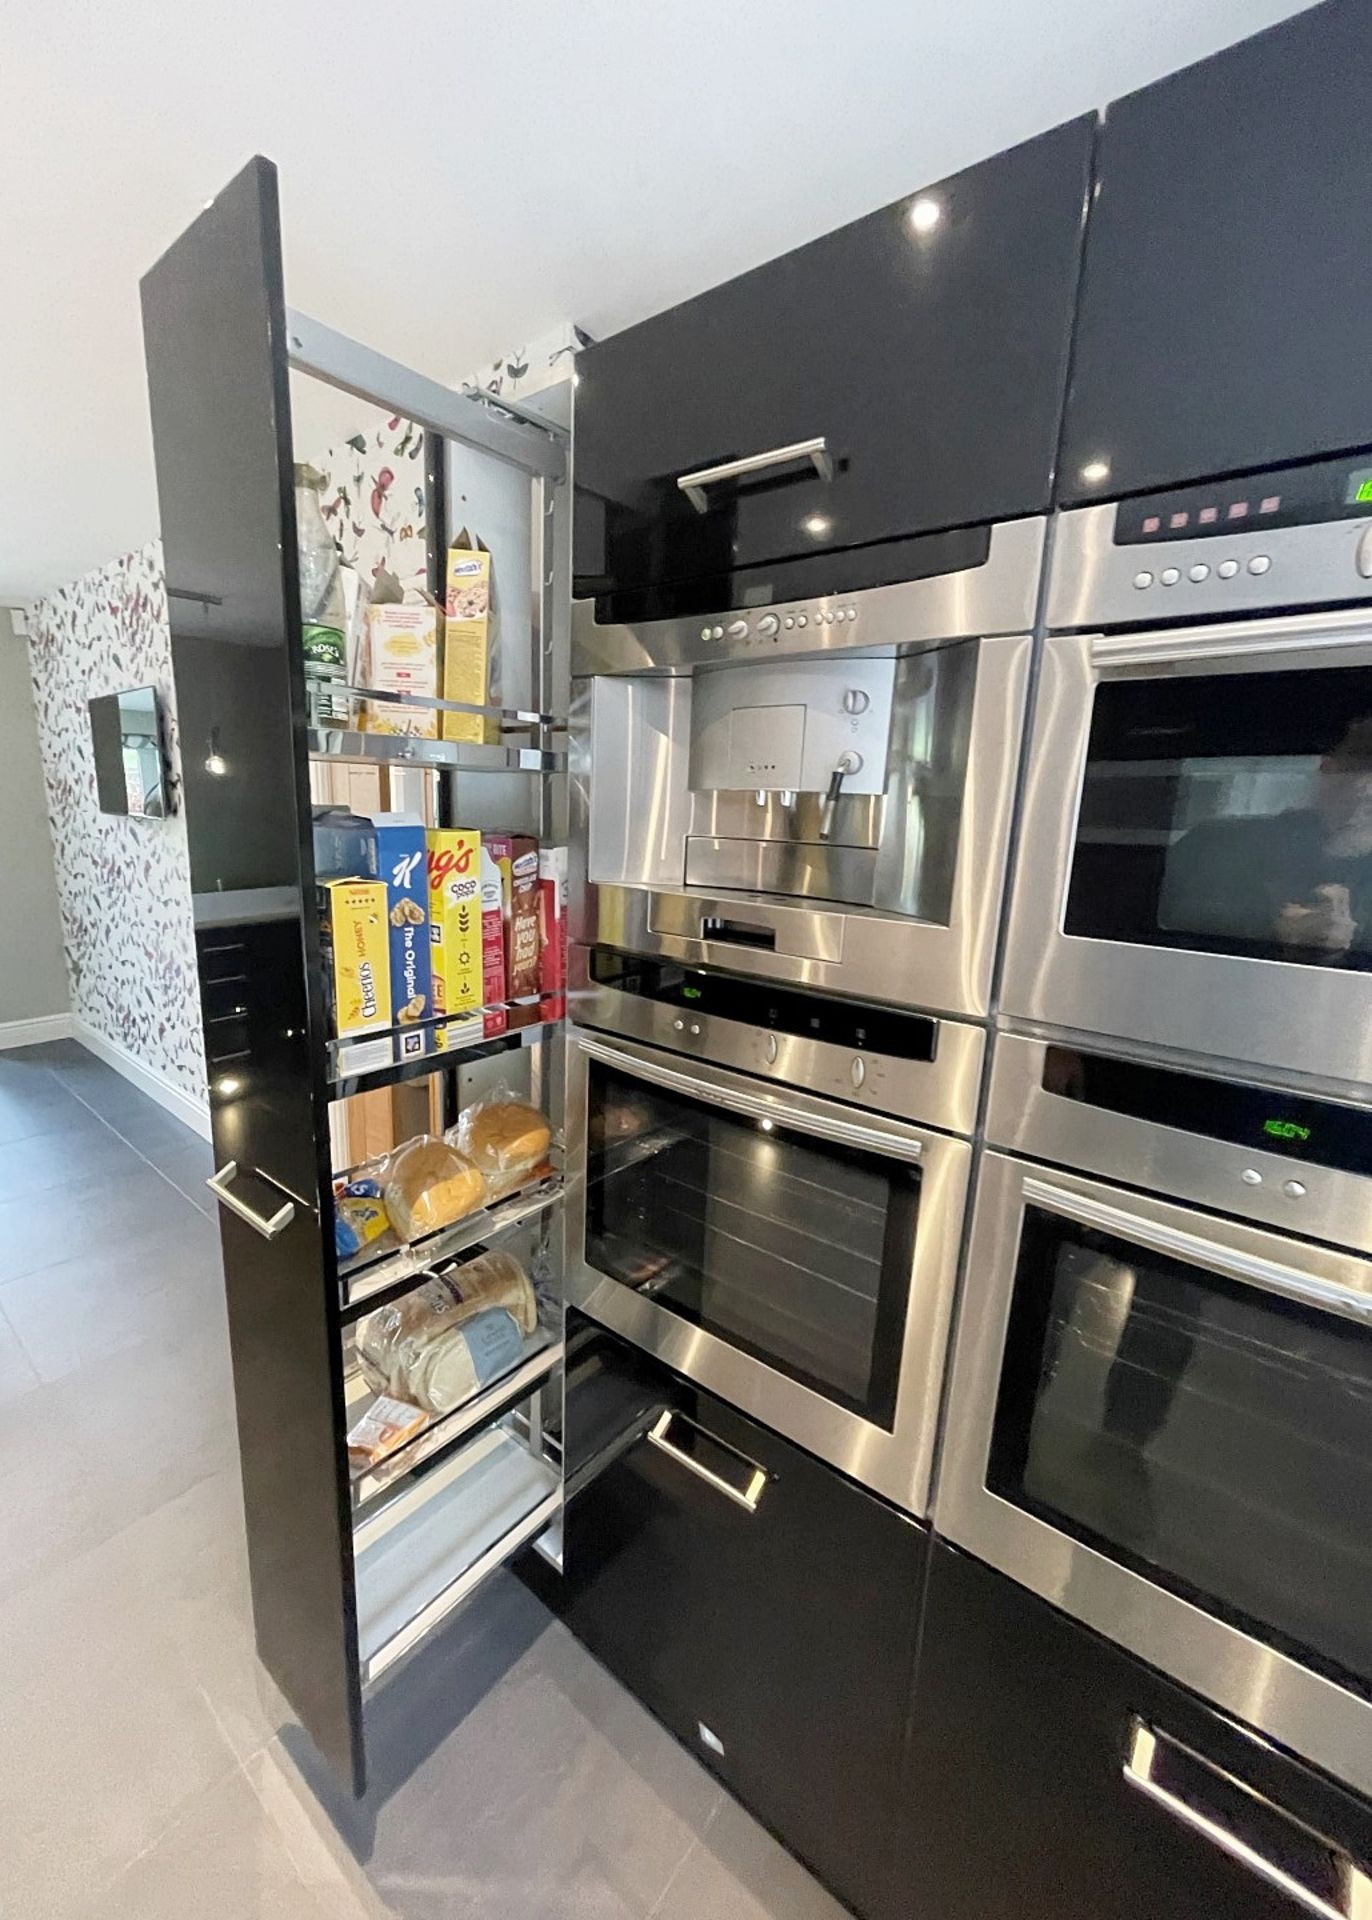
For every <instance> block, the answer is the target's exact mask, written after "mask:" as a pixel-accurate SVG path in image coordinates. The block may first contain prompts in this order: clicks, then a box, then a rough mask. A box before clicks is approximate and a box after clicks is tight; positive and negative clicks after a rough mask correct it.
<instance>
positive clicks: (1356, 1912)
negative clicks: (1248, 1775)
mask: <svg viewBox="0 0 1372 1920" xmlns="http://www.w3.org/2000/svg"><path fill="white" fill-rule="evenodd" d="M1168 1754H1171V1755H1174V1756H1180V1757H1181V1759H1182V1760H1183V1761H1184V1762H1185V1763H1186V1765H1187V1766H1189V1767H1190V1768H1191V1769H1192V1770H1193V1772H1194V1773H1195V1775H1196V1782H1195V1784H1196V1786H1197V1788H1198V1789H1200V1790H1201V1792H1202V1793H1203V1790H1204V1787H1205V1784H1206V1783H1207V1781H1209V1780H1217V1781H1219V1782H1220V1783H1221V1784H1222V1785H1224V1786H1228V1787H1230V1788H1236V1789H1237V1790H1238V1792H1239V1793H1241V1794H1243V1795H1245V1796H1246V1797H1247V1799H1248V1800H1249V1801H1251V1802H1252V1803H1253V1804H1254V1805H1256V1806H1261V1807H1265V1808H1267V1809H1268V1811H1269V1812H1271V1813H1272V1814H1275V1815H1276V1816H1277V1817H1279V1818H1280V1819H1282V1820H1284V1821H1285V1822H1286V1823H1287V1825H1288V1826H1289V1827H1290V1829H1291V1832H1292V1834H1293V1837H1298V1838H1300V1839H1301V1840H1303V1841H1305V1842H1306V1843H1307V1844H1308V1846H1309V1847H1310V1848H1311V1849H1312V1850H1313V1851H1314V1852H1315V1853H1317V1854H1320V1855H1323V1856H1325V1857H1326V1858H1327V1859H1328V1860H1330V1861H1331V1862H1332V1863H1333V1865H1334V1867H1335V1868H1336V1870H1337V1872H1338V1876H1339V1879H1340V1880H1341V1881H1342V1895H1343V1897H1342V1898H1341V1900H1340V1902H1339V1904H1338V1905H1337V1906H1335V1905H1333V1904H1332V1903H1331V1902H1330V1901H1328V1900H1326V1899H1325V1898H1324V1897H1323V1895H1322V1894H1320V1893H1317V1892H1316V1891H1315V1890H1314V1889H1313V1888H1312V1887H1309V1886H1307V1885H1306V1883H1305V1882H1304V1881H1303V1880H1298V1879H1297V1878H1296V1876H1295V1875H1294V1874H1293V1873H1289V1872H1288V1871H1287V1869H1286V1867H1285V1866H1279V1865H1278V1864H1277V1862H1276V1861H1274V1860H1269V1859H1268V1858H1267V1856H1266V1855H1265V1854H1264V1853H1262V1852H1261V1851H1260V1850H1259V1848H1258V1847H1257V1846H1256V1845H1254V1844H1253V1842H1251V1841H1249V1840H1247V1839H1245V1838H1244V1836H1243V1835H1242V1834H1241V1833H1238V1832H1236V1831H1235V1829H1234V1827H1233V1825H1231V1824H1229V1823H1228V1822H1226V1821H1224V1820H1221V1819H1220V1818H1219V1817H1218V1816H1216V1815H1215V1814H1212V1813H1210V1812H1209V1811H1208V1810H1207V1809H1206V1808H1205V1807H1204V1806H1203V1805H1196V1804H1195V1803H1194V1802H1193V1801H1192V1800H1189V1799H1184V1798H1183V1797H1182V1795H1181V1793H1180V1792H1177V1791H1175V1790H1174V1789H1173V1788H1171V1787H1169V1786H1167V1785H1165V1784H1164V1783H1163V1781H1161V1780H1160V1779H1159V1778H1158V1759H1159V1756H1160V1755H1163V1756H1166V1755H1168ZM1124 1778H1125V1780H1126V1782H1127V1783H1128V1784H1129V1785H1130V1786H1131V1787H1133V1788H1134V1790H1135V1791H1136V1792H1138V1793H1142V1794H1144V1795H1146V1797H1147V1798H1148V1799H1150V1800H1152V1801H1153V1802H1154V1803H1155V1804H1156V1805H1157V1806H1159V1807H1161V1808H1162V1809H1163V1810H1164V1812H1166V1813H1168V1814H1170V1815H1171V1816H1172V1818H1173V1819H1174V1820H1176V1821H1177V1822H1178V1823H1179V1824H1180V1825H1182V1826H1185V1827H1190V1828H1191V1830H1192V1832H1193V1833H1198V1834H1199V1835H1200V1836H1201V1837H1202V1839H1205V1840H1208V1841H1209V1842H1210V1844H1211V1845H1212V1846H1214V1847H1218V1848H1219V1850H1220V1852H1221V1853H1225V1854H1228V1856H1229V1858H1230V1859H1231V1860H1236V1861H1237V1862H1238V1864H1239V1865H1240V1866H1241V1867H1246V1868H1247V1869H1248V1871H1249V1872H1250V1873H1253V1874H1255V1875H1256V1876H1257V1877H1258V1879H1260V1880H1265V1881H1266V1883H1267V1885H1268V1886H1269V1887H1275V1888H1276V1889H1277V1891H1278V1892H1279V1893H1284V1894H1285V1895H1286V1897H1287V1898H1288V1899H1289V1900H1294V1901H1295V1902H1296V1903H1297V1905H1299V1906H1302V1907H1304V1908H1305V1910H1306V1912H1307V1913H1313V1914H1316V1915H1318V1916H1319V1920H1361V1916H1363V1915H1364V1914H1366V1913H1367V1912H1368V1911H1369V1902H1370V1901H1372V1879H1369V1878H1368V1876H1367V1874H1365V1873H1364V1872H1363V1870H1362V1868H1361V1867H1360V1866H1359V1865H1358V1864H1357V1862H1356V1861H1355V1860H1354V1859H1353V1858H1352V1856H1351V1855H1350V1854H1347V1853H1345V1852H1344V1850H1343V1848H1342V1847H1339V1846H1337V1845H1335V1843H1334V1842H1333V1841H1331V1840H1326V1839H1325V1838H1324V1836H1323V1835H1321V1834H1316V1833H1314V1832H1312V1831H1311V1829H1309V1828H1308V1827H1306V1826H1305V1825H1304V1823H1303V1822H1301V1821H1298V1820H1295V1819H1293V1818H1292V1817H1291V1816H1290V1815H1289V1814H1286V1813H1285V1812H1284V1811H1283V1810H1282V1809H1280V1808H1278V1807H1276V1806H1275V1805H1274V1804H1273V1803H1272V1802H1271V1801H1269V1800H1266V1799H1265V1798H1264V1796H1263V1795H1262V1794H1260V1793H1258V1792H1257V1791H1256V1790H1255V1789H1254V1788H1252V1787H1250V1786H1249V1785H1248V1783H1247V1782H1246V1781H1244V1780H1240V1779H1238V1778H1237V1777H1236V1776H1235V1775H1234V1774H1231V1773H1226V1772H1225V1770H1224V1769H1223V1768H1222V1767H1217V1766H1216V1765H1215V1763H1214V1761H1213V1760H1207V1759H1206V1758H1205V1757H1204V1755H1203V1754H1199V1753H1196V1752H1194V1751H1193V1750H1192V1749H1191V1748H1190V1747H1187V1746H1183V1745H1182V1743H1181V1742H1180V1741H1179V1740H1173V1739H1172V1738H1171V1737H1170V1736H1169V1735H1168V1734H1165V1733H1163V1732H1161V1731H1160V1730H1159V1729H1157V1728H1155V1727H1150V1726H1148V1725H1147V1723H1146V1722H1145V1721H1143V1720H1140V1719H1137V1718H1136V1719H1135V1720H1134V1721H1133V1722H1132V1723H1131V1727H1130V1735H1129V1752H1128V1755H1127V1757H1126V1759H1125V1762H1124ZM1197 1797H1198V1798H1199V1797H1200V1795H1199V1794H1198V1796H1197Z"/></svg>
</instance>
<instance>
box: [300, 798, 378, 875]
mask: <svg viewBox="0 0 1372 1920" xmlns="http://www.w3.org/2000/svg"><path fill="white" fill-rule="evenodd" d="M371 834H372V823H371V821H370V820H368V819H366V818H364V816H363V815H362V814H360V813H353V812H352V811H351V810H350V809H349V808H348V807H340V806H317V807H315V808H314V871H315V877H316V879H318V880H360V879H361V878H362V877H363V876H364V875H365V874H366V872H367V871H368V867H367V848H368V843H369V842H370V840H371Z"/></svg>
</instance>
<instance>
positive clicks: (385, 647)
mask: <svg viewBox="0 0 1372 1920" xmlns="http://www.w3.org/2000/svg"><path fill="white" fill-rule="evenodd" d="M442 629H443V616H442V614H441V613H440V611H439V607H438V602H437V601H436V600H434V599H433V598H431V597H430V596H429V595H428V594H425V595H424V597H423V599H422V600H420V601H419V602H418V603H413V602H407V603H406V604H404V605H403V606H372V607H369V608H368V609H367V682H366V683H367V685H368V686H369V687H375V688H376V690H377V691H378V692H379V693H416V694H422V695H423V697H424V698H425V699H426V700H436V699H437V698H438V697H439V692H438V689H439V674H438V660H439V652H440V648H441V644H442V637H443V634H442ZM364 724H365V726H366V729H367V732H368V733H403V734H410V735H412V736H413V737H415V738H417V739H420V740H436V739H437V738H438V710H437V708H429V707H402V706H393V705H391V703H390V702H389V701H385V700H368V701H367V702H366V703H365V714H364Z"/></svg>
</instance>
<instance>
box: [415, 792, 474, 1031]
mask: <svg viewBox="0 0 1372 1920" xmlns="http://www.w3.org/2000/svg"><path fill="white" fill-rule="evenodd" d="M427 840H428V872H429V937H430V940H431V942H432V946H431V953H432V956H433V992H434V1006H435V1010H436V1011H437V1012H439V1013H471V1012H474V1011H475V1010H476V1009H477V1008H478V1007H479V1006H480V1005H481V993H482V976H481V835H480V834H479V833H477V832H475V831H474V830H473V829H471V828H466V827H431V828H430V829H429V833H428V836H427Z"/></svg>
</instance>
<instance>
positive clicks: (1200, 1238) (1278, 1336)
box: [935, 1034, 1372, 1794]
mask: <svg viewBox="0 0 1372 1920" xmlns="http://www.w3.org/2000/svg"><path fill="white" fill-rule="evenodd" d="M995 1048H996V1050H995V1056H994V1060H993V1065H992V1072H991V1089H990V1097H989V1106H988V1113H987V1122H986V1131H987V1138H988V1141H989V1142H990V1143H991V1150H988V1151H987V1152H986V1153H985V1154H984V1156H983V1158H982V1161H981V1164H980V1166H979V1168H978V1173H977V1184H976V1195H975V1201H974V1209H973V1218H972V1227H971V1233H970V1237H969V1246H968V1256H967V1263H966V1270H965V1279H964V1283H963V1293H962V1298H961V1304H960V1307H959V1323H958V1329H957V1335H956V1341H955V1351H954V1358H953V1363H952V1368H951V1377H950V1388H949V1398H948V1407H947V1413H946V1421H945V1437H944V1442H943V1452H942V1457H941V1463H940V1468H939V1481H938V1491H937V1497H936V1503H935V1525H936V1529H937V1530H938V1531H939V1532H941V1533H943V1534H944V1535H946V1536H947V1537H948V1538H949V1539H950V1540H952V1541H953V1542H955V1543H956V1544H957V1545H959V1546H961V1547H963V1548H965V1549H966V1550H967V1551H968V1552H970V1553H972V1554H974V1555H976V1556H977V1557H978V1558H979V1559H981V1560H983V1561H985V1562H987V1563H988V1564H990V1565H992V1566H994V1567H997V1568H999V1569H1000V1570H1001V1571H1002V1572H1004V1573H1006V1574H1009V1575H1011V1576H1012V1577H1013V1578H1015V1579H1017V1580H1019V1581H1020V1582H1022V1583H1023V1584H1024V1585H1025V1586H1027V1587H1030V1588H1032V1589H1033V1590H1034V1591H1035V1592H1037V1593H1039V1594H1041V1595H1042V1596H1043V1597H1044V1598H1045V1599H1047V1600H1049V1601H1051V1602H1052V1603H1053V1604H1054V1605H1056V1606H1059V1607H1061V1608H1063V1609H1064V1610H1065V1611H1066V1612H1067V1613H1069V1614H1071V1615H1073V1616H1074V1617H1075V1618H1077V1619H1078V1620H1080V1621H1083V1622H1084V1623H1085V1624H1086V1625H1087V1626H1089V1627H1091V1628H1094V1629H1095V1630H1097V1631H1098V1632H1100V1633H1102V1634H1104V1635H1106V1636H1108V1637H1109V1638H1110V1639H1112V1640H1114V1641H1115V1642H1117V1643H1118V1644H1120V1645H1122V1646H1124V1647H1126V1648H1127V1649H1129V1650H1130V1651H1131V1652H1133V1653H1134V1654H1136V1655H1138V1656H1140V1657H1141V1658H1142V1659H1144V1660H1146V1661H1148V1662H1151V1663H1152V1664H1153V1665H1154V1666H1156V1667H1158V1668H1160V1669H1162V1670H1163V1671H1164V1672H1166V1673H1169V1674H1172V1675H1173V1676H1174V1677H1175V1678H1176V1679H1178V1680H1179V1681H1181V1682H1182V1683H1184V1684H1185V1685H1187V1686H1189V1687H1191V1688H1193V1689H1194V1690H1195V1691H1196V1692H1197V1693H1199V1694H1200V1695H1202V1696H1204V1697H1206V1698H1208V1699H1210V1700H1211V1701H1213V1702H1215V1703H1216V1704H1217V1705H1218V1706H1220V1707H1222V1708H1224V1709H1225V1710H1227V1711H1228V1712H1230V1713H1232V1714H1234V1715H1236V1716H1237V1717H1238V1718H1239V1719H1241V1720H1243V1721H1245V1722H1247V1723H1248V1724H1249V1725H1250V1726H1253V1727H1256V1728H1257V1729H1258V1730H1259V1731H1260V1732H1262V1733H1264V1734H1266V1735H1268V1736H1269V1737H1270V1738H1272V1739H1273V1740H1275V1741H1277V1742H1279V1743H1280V1744H1281V1745H1283V1746H1285V1747H1287V1748H1288V1749H1290V1750H1291V1751H1293V1752H1295V1753H1297V1754H1301V1755H1303V1756H1304V1757H1306V1758H1307V1759H1309V1760H1310V1761H1312V1762H1313V1763H1314V1764H1315V1765H1317V1766H1319V1767H1321V1768H1323V1769H1324V1770H1326V1771H1327V1772H1328V1773H1330V1774H1332V1775H1333V1776H1334V1777H1335V1778H1337V1779H1340V1780H1342V1781H1344V1782H1346V1783H1347V1784H1348V1785H1350V1786H1352V1787H1354V1788H1355V1789H1357V1790H1358V1791H1360V1792H1362V1793H1364V1794H1367V1793H1372V1612H1370V1611H1369V1608H1368V1604H1367V1596H1368V1592H1369V1586H1370V1585H1372V1530H1369V1526H1368V1516H1369V1514H1372V1258H1369V1255H1370V1254H1372V1106H1368V1105H1359V1104H1356V1103H1354V1102H1351V1101H1346V1102H1336V1101H1333V1100H1327V1099H1317V1098H1314V1097H1312V1096H1310V1095H1308V1094H1306V1093H1299V1092H1293V1091H1291V1090H1290V1088H1284V1087H1277V1086H1272V1085H1268V1084H1263V1083H1261V1082H1259V1081H1257V1080H1253V1081H1249V1082H1244V1083H1239V1082H1237V1081H1233V1080H1226V1079H1221V1078H1218V1077H1214V1076H1211V1075H1208V1074H1201V1073H1195V1072H1187V1071H1182V1070H1180V1069H1177V1068H1175V1067H1172V1066H1163V1065H1159V1064H1158V1063H1157V1062H1156V1060H1152V1059H1149V1058H1146V1057H1145V1056H1143V1055H1141V1054H1140V1055H1137V1056H1128V1055H1124V1054H1119V1053H1113V1052H1105V1051H1101V1050H1099V1049H1098V1046H1097V1045H1096V1043H1094V1042H1091V1043H1087V1044H1082V1043H1080V1042H1073V1043H1071V1044H1068V1043H1067V1042H1065V1041H1064V1042H1056V1043H1055V1042H1049V1041H1045V1040H1038V1039H1028V1038H1025V1037H1023V1036H1018V1035H1014V1034H1008V1035H1001V1036H998V1037H997V1040H996V1043H995Z"/></svg>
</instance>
